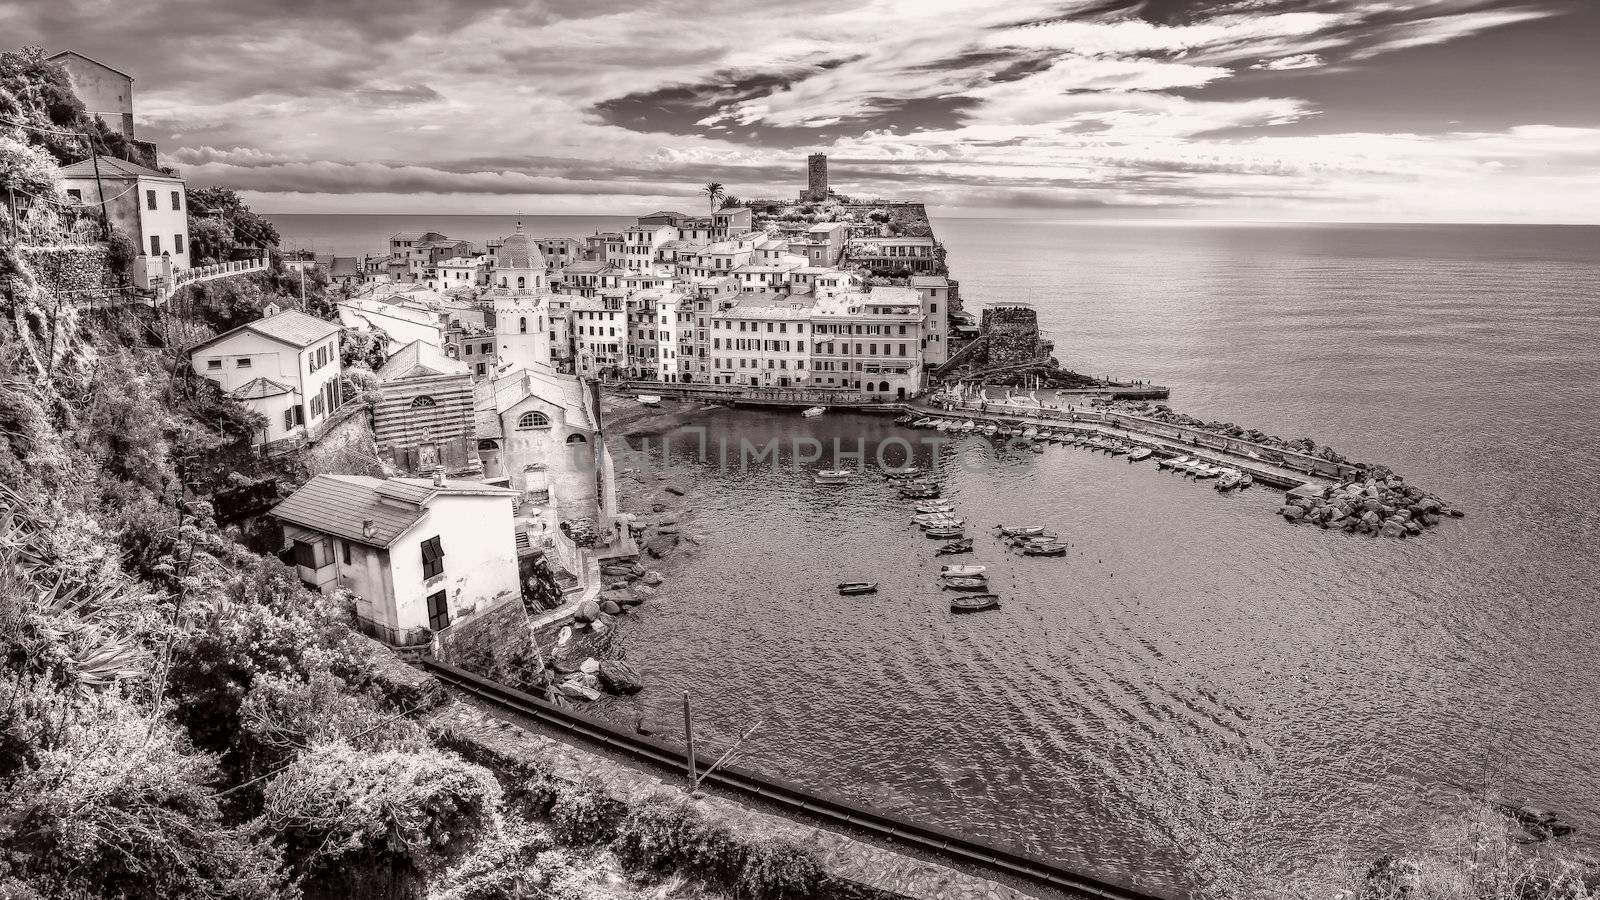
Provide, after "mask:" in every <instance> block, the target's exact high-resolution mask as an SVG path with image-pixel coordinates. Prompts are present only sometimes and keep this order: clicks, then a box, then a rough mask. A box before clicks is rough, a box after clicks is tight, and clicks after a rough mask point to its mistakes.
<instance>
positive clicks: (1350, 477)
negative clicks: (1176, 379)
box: [1097, 401, 1463, 538]
mask: <svg viewBox="0 0 1600 900" xmlns="http://www.w3.org/2000/svg"><path fill="white" fill-rule="evenodd" d="M1097 406H1098V407H1099V408H1101V409H1104V410H1107V411H1110V412H1118V413H1124V414H1126V415H1132V416H1139V417H1141V418H1144V419H1148V420H1151V421H1155V422H1159V423H1161V424H1164V425H1173V426H1178V427H1182V428H1188V429H1191V430H1192V431H1198V432H1203V433H1205V434H1209V435H1214V436H1216V437H1219V438H1223V439H1226V440H1232V441H1240V442H1244V443H1247V444H1249V445H1251V446H1252V447H1253V448H1255V452H1257V453H1260V451H1261V450H1265V453H1264V454H1261V455H1263V456H1264V457H1265V458H1267V459H1268V460H1269V461H1273V462H1281V461H1283V459H1282V457H1280V458H1279V459H1278V460H1273V459H1272V458H1271V456H1272V451H1275V450H1276V451H1281V452H1282V453H1288V454H1297V455H1299V456H1301V457H1310V458H1312V459H1316V460H1323V461H1325V462H1327V463H1330V464H1332V466H1333V469H1334V470H1335V471H1338V472H1339V473H1340V475H1339V477H1338V478H1337V479H1336V481H1337V483H1336V484H1333V485H1330V486H1324V487H1318V486H1317V485H1315V484H1314V483H1308V484H1306V485H1305V486H1303V487H1300V488H1296V489H1295V490H1292V491H1290V492H1289V493H1288V494H1287V495H1286V496H1285V498H1284V505H1283V506H1281V507H1279V509H1278V514H1279V515H1281V516H1283V518H1284V520H1285V521H1288V522H1290V523H1297V522H1305V523H1309V524H1313V525H1321V526H1322V527H1323V528H1338V529H1340V530H1342V531H1345V532H1349V533H1356V534H1376V535H1382V536H1383V537H1395V538H1404V537H1410V536H1415V535H1419V534H1421V533H1422V532H1423V531H1424V530H1426V529H1428V528H1432V527H1434V526H1436V525H1438V524H1439V523H1440V522H1441V521H1443V520H1444V519H1447V518H1461V517H1462V516H1463V513H1462V511H1461V510H1460V509H1457V508H1456V507H1454V506H1451V505H1450V504H1449V503H1447V502H1446V501H1444V500H1442V499H1440V498H1439V497H1438V496H1437V495H1435V494H1432V493H1430V492H1428V491H1425V490H1423V489H1422V488H1419V487H1417V486H1416V485H1413V484H1409V483H1407V482H1406V480H1405V478H1404V477H1402V476H1401V475H1399V474H1397V473H1395V471H1394V470H1393V469H1390V468H1389V467H1388V466H1386V465H1382V464H1380V463H1369V462H1360V461H1357V460H1352V459H1350V458H1349V457H1347V456H1345V455H1344V454H1343V453H1340V452H1339V451H1338V450H1335V449H1334V448H1332V447H1329V446H1326V445H1319V444H1318V443H1317V442H1316V441H1314V440H1312V439H1311V438H1308V437H1301V438H1289V439H1286V438H1281V437H1278V436H1277V435H1272V434H1267V433H1266V432H1263V431H1261V430H1259V429H1255V428H1245V427H1244V426H1242V425H1236V424H1234V423H1232V422H1217V421H1213V422H1207V421H1205V420H1202V419H1199V418H1196V417H1194V416H1190V415H1186V414H1184V413H1180V412H1178V411H1176V410H1174V409H1172V408H1171V407H1169V406H1167V405H1166V404H1164V403H1147V402H1138V401H1115V402H1110V403H1101V404H1097Z"/></svg>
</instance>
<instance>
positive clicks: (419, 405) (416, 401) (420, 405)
mask: <svg viewBox="0 0 1600 900" xmlns="http://www.w3.org/2000/svg"><path fill="white" fill-rule="evenodd" d="M433 405H434V403H433V398H432V397H429V396H428V395H427V394H423V395H422V396H421V397H415V398H413V399H412V400H411V407H412V408H413V409H427V408H428V407H430V406H433Z"/></svg>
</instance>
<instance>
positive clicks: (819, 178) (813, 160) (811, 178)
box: [801, 153, 828, 201]
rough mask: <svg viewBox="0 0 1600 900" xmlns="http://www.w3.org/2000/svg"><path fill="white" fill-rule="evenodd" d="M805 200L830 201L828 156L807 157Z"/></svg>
mask: <svg viewBox="0 0 1600 900" xmlns="http://www.w3.org/2000/svg"><path fill="white" fill-rule="evenodd" d="M801 199H803V200H812V201H817V200H826V199H828V155H827V154H826V153H813V154H811V155H810V156H808V157H806V190H805V193H804V194H802V195H801Z"/></svg>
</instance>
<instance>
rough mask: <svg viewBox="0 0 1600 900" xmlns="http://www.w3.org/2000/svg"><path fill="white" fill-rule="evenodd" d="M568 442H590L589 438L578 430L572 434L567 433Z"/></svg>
mask: <svg viewBox="0 0 1600 900" xmlns="http://www.w3.org/2000/svg"><path fill="white" fill-rule="evenodd" d="M567 443H569V444H587V443H589V440H588V439H587V438H585V437H584V436H583V435H581V434H578V433H577V432H573V433H572V434H569V435H567Z"/></svg>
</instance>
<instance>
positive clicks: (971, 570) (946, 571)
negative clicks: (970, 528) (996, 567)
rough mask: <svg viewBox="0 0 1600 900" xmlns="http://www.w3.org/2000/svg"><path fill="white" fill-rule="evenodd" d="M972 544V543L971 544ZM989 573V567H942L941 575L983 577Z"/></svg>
mask: <svg viewBox="0 0 1600 900" xmlns="http://www.w3.org/2000/svg"><path fill="white" fill-rule="evenodd" d="M969 543H970V542H969ZM988 571H989V567H988V566H940V567H939V574H940V575H943V576H945V577H952V576H957V575H983V574H985V573H986V572H988Z"/></svg>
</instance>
